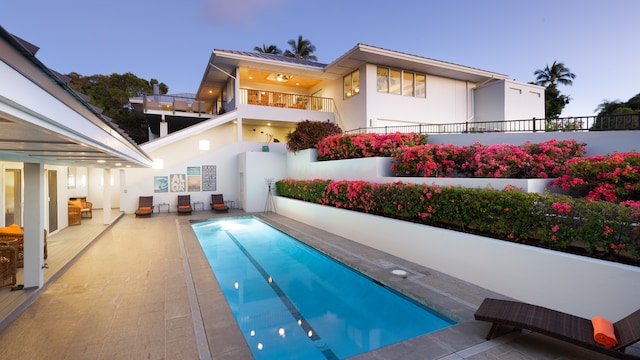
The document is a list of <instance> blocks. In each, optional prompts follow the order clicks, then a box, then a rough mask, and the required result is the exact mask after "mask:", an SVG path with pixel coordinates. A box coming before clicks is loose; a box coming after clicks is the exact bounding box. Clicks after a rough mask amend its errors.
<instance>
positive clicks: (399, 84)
mask: <svg viewBox="0 0 640 360" xmlns="http://www.w3.org/2000/svg"><path fill="white" fill-rule="evenodd" d="M377 89H378V92H383V93H389V94H397V95H403V96H411V97H419V98H426V97H427V76H426V75H424V74H419V73H414V72H411V71H404V70H396V69H390V68H386V67H382V66H378V70H377Z"/></svg>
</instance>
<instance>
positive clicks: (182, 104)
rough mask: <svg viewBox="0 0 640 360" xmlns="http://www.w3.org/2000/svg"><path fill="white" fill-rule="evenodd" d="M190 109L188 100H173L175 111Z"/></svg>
mask: <svg viewBox="0 0 640 360" xmlns="http://www.w3.org/2000/svg"><path fill="white" fill-rule="evenodd" d="M188 109H189V107H188V105H187V101H186V100H173V111H184V112H187V110H188Z"/></svg>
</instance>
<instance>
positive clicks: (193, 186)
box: [187, 175, 200, 192]
mask: <svg viewBox="0 0 640 360" xmlns="http://www.w3.org/2000/svg"><path fill="white" fill-rule="evenodd" d="M187 189H188V191H189V192H195V191H200V175H188V176H187Z"/></svg>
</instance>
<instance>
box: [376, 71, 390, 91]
mask: <svg viewBox="0 0 640 360" xmlns="http://www.w3.org/2000/svg"><path fill="white" fill-rule="evenodd" d="M376 84H377V87H378V92H385V93H388V92H389V69H387V68H383V67H380V66H378V76H377V80H376Z"/></svg>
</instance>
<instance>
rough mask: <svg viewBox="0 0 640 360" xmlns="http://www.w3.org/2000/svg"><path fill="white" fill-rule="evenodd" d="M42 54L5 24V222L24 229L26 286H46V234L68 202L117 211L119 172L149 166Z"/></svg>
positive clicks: (1, 70) (1, 59)
mask: <svg viewBox="0 0 640 360" xmlns="http://www.w3.org/2000/svg"><path fill="white" fill-rule="evenodd" d="M37 51H38V47H36V46H35V45H33V44H30V43H28V42H27V41H25V40H22V39H20V38H18V37H16V36H14V35H12V34H10V33H9V32H7V31H6V30H5V29H4V28H2V27H0V79H2V81H0V129H1V131H0V170H1V171H2V175H1V176H0V198H2V202H0V210H1V212H2V214H4V216H3V217H2V219H0V225H1V226H7V225H10V224H12V223H17V224H19V225H21V226H23V227H24V249H25V251H24V254H25V255H24V256H25V257H24V286H25V287H26V288H29V287H41V286H42V282H43V277H42V274H43V270H42V268H43V263H42V261H43V260H42V259H43V242H44V239H43V236H44V235H43V229H46V230H47V231H48V232H49V233H53V232H55V231H58V230H60V229H62V228H65V227H66V226H68V217H67V212H68V204H67V202H68V199H69V198H70V197H87V196H88V197H89V198H91V199H92V200H93V202H94V205H95V206H97V207H99V208H103V207H104V208H107V209H111V207H112V205H115V206H119V198H118V197H117V195H118V191H117V190H113V188H112V187H111V181H109V180H110V179H113V178H114V177H115V178H118V177H119V176H120V175H121V174H119V173H118V171H119V169H125V168H127V167H147V166H150V165H151V163H152V159H151V158H149V157H148V156H147V154H145V153H144V152H143V151H142V150H141V149H140V147H138V146H137V145H136V144H135V143H134V142H133V141H131V139H130V138H129V137H128V136H127V135H126V134H124V133H123V132H122V131H121V130H120V129H119V128H118V127H117V126H116V125H115V124H114V123H112V122H111V121H110V120H109V119H108V118H106V117H105V116H103V115H102V114H101V113H100V110H99V109H97V108H95V107H93V106H91V105H89V103H88V102H87V99H86V97H85V96H83V95H82V94H78V93H77V92H75V91H74V90H72V89H71V88H69V87H68V85H67V83H68V80H69V79H68V78H67V77H66V76H64V75H61V74H59V73H57V72H55V71H53V70H51V69H49V68H47V67H46V66H45V65H44V64H42V63H41V62H40V61H39V60H38V59H37V58H36V57H35V55H36V53H37ZM105 179H106V180H107V181H104V180H105ZM101 181H102V183H101ZM107 213H108V212H105V218H104V223H105V224H107V223H109V222H110V221H111V217H110V214H107Z"/></svg>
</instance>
